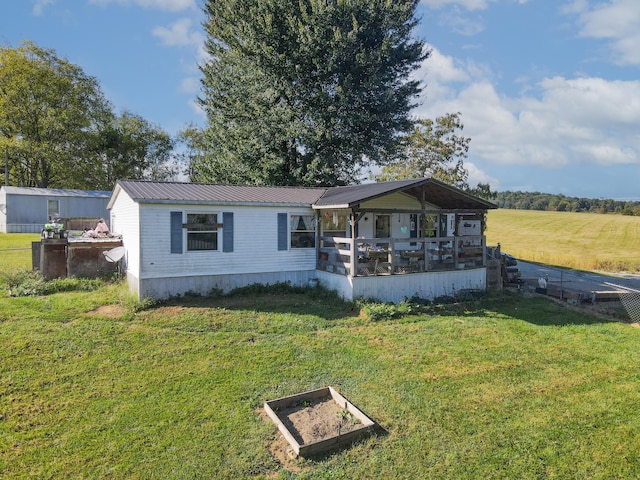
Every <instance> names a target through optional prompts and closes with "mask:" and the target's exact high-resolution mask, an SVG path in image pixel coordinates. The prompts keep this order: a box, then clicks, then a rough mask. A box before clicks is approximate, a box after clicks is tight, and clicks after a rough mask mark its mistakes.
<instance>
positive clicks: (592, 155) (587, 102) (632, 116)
mask: <svg viewBox="0 0 640 480" xmlns="http://www.w3.org/2000/svg"><path fill="white" fill-rule="evenodd" d="M431 62H433V63H431ZM423 71H424V72H426V77H427V79H428V85H427V88H426V92H425V97H426V98H425V100H424V103H423V105H422V106H421V107H420V108H419V109H418V110H417V111H416V114H417V115H418V116H421V117H428V118H436V117H438V116H441V115H444V114H446V113H453V112H461V113H462V122H463V124H464V126H465V128H464V135H465V136H468V137H470V138H471V146H470V147H471V148H470V150H469V161H470V162H471V163H474V164H475V167H476V168H478V169H479V170H480V173H482V170H481V168H483V167H484V168H486V169H490V168H495V167H490V166H491V165H493V166H495V165H530V166H536V167H539V168H545V169H557V168H561V167H567V166H570V167H575V168H580V166H582V165H598V166H614V165H621V164H637V165H640V134H639V133H638V132H637V125H638V124H640V81H620V80H617V81H610V80H605V79H602V78H594V77H584V78H564V77H553V78H544V79H543V80H541V81H540V82H538V83H537V84H536V85H533V86H531V88H530V89H527V90H526V93H525V94H522V95H521V96H518V97H509V96H505V95H499V94H498V93H497V91H496V89H495V87H494V85H493V83H492V74H491V72H490V70H489V69H487V68H486V67H483V66H482V65H474V64H471V63H469V62H467V63H466V64H465V63H464V62H460V61H456V60H455V59H453V58H451V57H447V56H445V55H443V54H442V53H441V52H439V51H438V50H436V49H434V50H433V53H432V56H431V58H429V59H427V60H426V62H425V66H424V67H423ZM466 163H467V162H465V164H466Z"/></svg>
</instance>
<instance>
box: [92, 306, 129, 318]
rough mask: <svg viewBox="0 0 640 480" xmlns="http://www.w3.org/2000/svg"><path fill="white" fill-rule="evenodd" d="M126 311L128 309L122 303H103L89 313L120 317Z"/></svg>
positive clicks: (98, 315) (95, 315)
mask: <svg viewBox="0 0 640 480" xmlns="http://www.w3.org/2000/svg"><path fill="white" fill-rule="evenodd" d="M126 313H127V309H126V308H124V307H122V306H120V305H101V306H99V307H98V308H94V309H93V310H91V311H90V312H88V315H90V316H92V317H107V318H120V317H122V316H123V315H124V314H126Z"/></svg>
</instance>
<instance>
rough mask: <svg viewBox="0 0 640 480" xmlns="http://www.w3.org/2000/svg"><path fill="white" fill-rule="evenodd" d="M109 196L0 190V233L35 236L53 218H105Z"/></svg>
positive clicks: (54, 190)
mask: <svg viewBox="0 0 640 480" xmlns="http://www.w3.org/2000/svg"><path fill="white" fill-rule="evenodd" d="M110 195H111V192H107V191H101V190H70V189H58V188H35V187H12V186H3V187H0V232H2V233H39V232H41V231H42V229H43V228H44V226H45V224H47V223H49V221H50V220H51V219H53V218H61V219H65V218H92V219H94V218H101V217H103V218H108V215H109V212H108V210H107V203H108V202H109V196H110Z"/></svg>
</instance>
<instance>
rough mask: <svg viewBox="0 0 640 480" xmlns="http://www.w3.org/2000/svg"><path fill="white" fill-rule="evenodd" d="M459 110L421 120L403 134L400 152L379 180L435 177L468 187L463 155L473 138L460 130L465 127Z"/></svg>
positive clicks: (383, 171)
mask: <svg viewBox="0 0 640 480" xmlns="http://www.w3.org/2000/svg"><path fill="white" fill-rule="evenodd" d="M460 117H461V114H460V113H450V114H448V115H445V116H442V117H438V118H436V120H435V121H433V120H431V119H422V120H418V121H417V122H416V123H415V126H414V129H413V131H412V132H411V133H410V134H409V135H407V136H405V137H404V139H403V146H404V150H403V152H402V154H401V155H399V156H398V157H397V158H396V159H394V160H393V161H392V162H390V163H389V164H388V165H386V166H385V167H384V168H383V169H382V172H381V173H380V174H379V175H378V176H377V177H376V179H377V180H378V181H385V180H398V179H404V178H423V177H433V178H436V179H438V180H442V181H443V182H446V183H448V184H450V185H453V186H455V187H458V188H462V189H464V190H467V189H469V185H468V183H467V180H468V178H469V172H468V171H467V169H466V168H465V166H464V159H465V158H466V157H467V152H468V151H469V143H470V142H471V139H470V138H468V137H464V136H462V135H460V134H459V133H458V132H459V131H460V132H461V131H462V129H463V128H464V126H463V124H462V121H461V118H460Z"/></svg>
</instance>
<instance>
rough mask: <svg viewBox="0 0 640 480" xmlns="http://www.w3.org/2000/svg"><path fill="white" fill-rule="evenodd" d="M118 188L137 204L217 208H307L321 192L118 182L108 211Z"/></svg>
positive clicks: (315, 189)
mask: <svg viewBox="0 0 640 480" xmlns="http://www.w3.org/2000/svg"><path fill="white" fill-rule="evenodd" d="M118 188H121V189H122V190H124V191H125V192H126V193H127V195H129V196H130V197H131V198H132V199H133V200H135V201H136V202H138V203H189V204H205V203H209V204H218V205H230V204H233V205H243V204H244V205H253V204H261V205H264V204H270V205H276V206H277V205H295V206H310V205H312V204H313V203H314V202H315V201H317V200H318V198H320V197H321V196H322V194H323V193H324V192H325V190H326V189H324V188H303V187H266V186H250V185H215V184H204V183H184V182H154V181H144V180H118V182H117V183H116V189H115V190H114V194H113V195H112V198H111V200H110V201H109V208H110V207H111V203H112V202H113V200H114V198H115V194H116V193H117V190H118Z"/></svg>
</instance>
